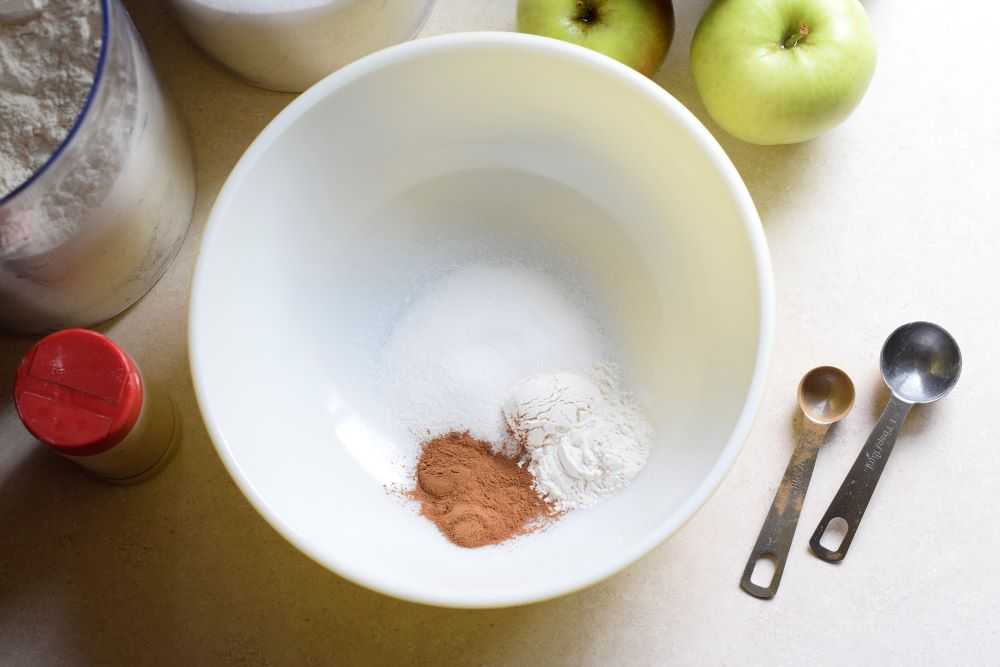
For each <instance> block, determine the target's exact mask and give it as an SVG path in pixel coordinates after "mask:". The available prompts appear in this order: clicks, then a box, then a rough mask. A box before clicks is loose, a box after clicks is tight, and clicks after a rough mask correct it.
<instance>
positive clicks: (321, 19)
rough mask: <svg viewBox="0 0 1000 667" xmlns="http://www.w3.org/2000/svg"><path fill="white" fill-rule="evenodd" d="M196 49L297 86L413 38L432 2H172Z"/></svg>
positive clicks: (242, 70)
mask: <svg viewBox="0 0 1000 667" xmlns="http://www.w3.org/2000/svg"><path fill="white" fill-rule="evenodd" d="M170 1H171V4H172V5H173V7H174V10H175V12H176V14H177V16H178V17H179V18H180V21H181V23H182V24H183V25H184V27H185V29H186V30H187V32H188V34H189V35H190V36H191V39H193V40H194V41H195V42H196V43H197V44H198V45H199V46H200V47H201V48H202V49H204V50H205V51H206V52H207V53H208V54H210V55H211V56H212V57H214V58H215V59H216V60H218V61H219V62H221V63H222V64H224V65H226V66H227V67H228V68H229V69H231V70H233V71H234V72H236V73H237V74H239V75H240V76H242V77H243V78H245V79H246V80H247V81H249V82H250V83H253V84H255V85H257V86H261V87H263V88H270V89H271V90H279V91H285V92H301V91H303V90H305V89H306V88H308V87H309V86H311V85H312V84H314V83H316V82H317V81H319V80H320V79H322V78H323V77H324V76H326V75H327V74H329V73H330V72H332V71H334V70H336V69H338V68H340V67H342V66H344V65H346V64H348V63H350V62H352V61H353V60H356V59H358V58H360V57H361V56H364V55H367V54H369V53H371V52H373V51H377V50H378V49H381V48H383V47H386V46H389V45H391V44H396V43H398V42H402V41H405V40H407V39H410V38H411V37H413V36H414V35H415V34H416V33H417V31H418V30H419V29H420V27H421V26H422V25H423V22H424V20H425V19H426V18H427V15H428V13H429V12H430V8H431V5H432V4H433V0H170Z"/></svg>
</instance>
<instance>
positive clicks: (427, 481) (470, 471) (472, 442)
mask: <svg viewBox="0 0 1000 667" xmlns="http://www.w3.org/2000/svg"><path fill="white" fill-rule="evenodd" d="M533 482H534V478H533V477H532V476H531V473H529V472H528V471H527V470H526V469H524V468H520V467H518V465H517V463H516V462H515V461H514V460H513V459H509V458H507V457H505V456H502V455H499V454H495V453H493V451H492V450H491V449H490V446H489V444H488V443H486V442H483V441H482V440H477V439H475V438H473V437H472V436H471V435H469V434H468V433H458V432H452V433H446V434H445V435H441V436H438V437H436V438H434V439H433V440H428V441H427V442H425V443H424V445H423V451H422V452H421V454H420V460H419V461H418V463H417V486H416V488H415V489H413V491H411V492H410V496H411V497H412V498H414V499H416V500H418V501H420V513H421V514H422V515H424V516H425V517H427V518H428V519H430V520H431V521H433V522H434V523H435V524H437V527H438V528H439V529H440V530H441V532H442V533H444V535H445V537H447V538H448V539H449V540H451V541H452V542H454V543H455V544H457V545H458V546H460V547H468V548H473V547H482V546H486V545H487V544H498V543H500V542H503V541H505V540H508V539H510V538H512V537H515V536H517V535H522V534H524V533H528V532H531V531H532V530H533V529H534V528H537V527H538V525H539V523H540V522H539V521H538V519H541V518H544V517H547V516H551V515H552V511H551V509H550V508H549V506H548V505H547V504H546V503H545V501H544V500H542V499H541V498H540V497H539V496H538V494H537V493H536V492H535V490H534V489H533V488H532V483H533Z"/></svg>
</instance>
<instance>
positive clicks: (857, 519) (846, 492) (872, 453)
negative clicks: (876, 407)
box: [809, 322, 962, 563]
mask: <svg viewBox="0 0 1000 667" xmlns="http://www.w3.org/2000/svg"><path fill="white" fill-rule="evenodd" d="M880 364H881V367H882V379H883V380H884V381H885V384H886V386H888V387H889V391H890V392H892V396H891V397H890V398H889V403H888V404H887V405H886V406H885V410H883V411H882V416H881V417H880V418H879V420H878V424H877V425H876V426H875V430H873V431H872V434H871V435H870V436H868V441H867V442H865V446H864V447H863V448H862V449H861V453H860V454H858V458H857V460H855V461H854V465H853V466H852V467H851V470H850V472H848V473H847V477H846V478H845V479H844V483H843V484H841V486H840V490H839V491H837V495H836V496H834V498H833V502H831V503H830V507H829V509H827V510H826V514H825V515H823V519H822V520H821V521H820V522H819V526H817V527H816V532H814V533H813V536H812V539H810V540H809V547H810V548H811V549H812V552H813V553H814V554H816V556H817V557H818V558H820V559H822V560H825V561H827V562H828V563H836V562H838V561H841V560H843V559H844V556H846V555H847V549H848V548H849V547H850V546H851V540H853V539H854V534H855V533H856V532H857V530H858V525H859V524H860V523H861V517H862V516H864V514H865V509H866V508H867V507H868V501H869V500H871V497H872V493H873V492H874V491H875V485H876V484H878V478H879V477H880V476H881V475H882V469H883V468H885V463H886V461H888V460H889V454H891V453H892V446H893V445H894V444H896V436H898V435H899V430H900V429H901V428H902V426H903V422H904V421H905V420H906V416H907V415H908V414H910V410H911V409H912V408H913V406H914V405H919V404H924V403H933V402H934V401H936V400H938V399H939V398H943V397H944V395H945V394H947V393H948V392H949V391H951V388H952V387H954V386H955V383H956V382H957V381H958V376H959V374H960V373H961V372H962V353H961V351H960V350H959V349H958V343H956V342H955V339H954V338H952V337H951V334H949V333H948V332H947V331H945V330H944V329H942V328H941V327H939V326H938V325H936V324H931V323H930V322H911V323H910V324H904V325H903V326H901V327H899V328H898V329H896V330H895V331H893V332H892V334H891V335H890V336H889V338H888V339H886V341H885V344H884V345H883V346H882V357H881V362H880ZM837 518H840V519H843V520H844V521H846V522H847V532H846V533H845V535H844V538H843V540H842V541H841V543H840V546H839V547H837V549H836V551H831V550H830V549H827V548H826V547H824V546H823V545H822V544H820V539H821V538H822V537H823V533H825V532H826V529H827V527H828V526H829V524H830V522H831V521H832V520H834V519H837Z"/></svg>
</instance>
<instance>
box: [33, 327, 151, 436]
mask: <svg viewBox="0 0 1000 667" xmlns="http://www.w3.org/2000/svg"><path fill="white" fill-rule="evenodd" d="M142 400H143V387H142V377H141V376H140V375H139V369H138V367H136V365H135V362H134V361H132V359H131V358H130V357H129V356H128V355H127V354H125V352H123V351H122V350H121V348H119V347H118V346H117V345H115V344H114V343H113V342H112V341H111V340H110V339H109V338H107V337H105V336H102V335H101V334H99V333H97V332H95V331H88V330H86V329H66V330H65V331H59V332H57V333H54V334H51V335H49V336H46V337H45V338H43V339H42V340H40V341H39V342H38V343H36V344H35V346H34V347H32V348H31V349H30V350H28V353H27V354H26V355H25V356H24V359H22V360H21V365H20V367H19V368H18V369H17V378H16V379H15V381H14V405H15V406H16V407H17V414H18V415H19V416H20V417H21V421H22V422H24V425H25V426H26V427H27V428H28V430H29V431H31V434H32V435H34V436H35V437H36V438H38V439H39V440H41V441H42V442H44V443H45V444H47V445H49V446H50V447H53V448H55V449H57V450H59V451H60V452H62V453H64V454H71V455H73V456H87V455H91V454H100V453H101V452H104V451H107V450H109V449H111V448H112V447H114V446H115V445H117V444H118V443H119V442H121V441H122V439H124V438H125V436H126V435H128V433H129V431H131V430H132V427H133V426H135V423H136V421H138V419H139V414H140V412H141V411H142Z"/></svg>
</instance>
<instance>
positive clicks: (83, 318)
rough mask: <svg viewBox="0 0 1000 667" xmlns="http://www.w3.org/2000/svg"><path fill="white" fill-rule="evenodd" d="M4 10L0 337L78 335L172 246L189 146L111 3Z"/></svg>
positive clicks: (184, 202) (186, 192)
mask: <svg viewBox="0 0 1000 667" xmlns="http://www.w3.org/2000/svg"><path fill="white" fill-rule="evenodd" d="M14 4H15V5H16V7H15V8H14V9H13V10H10V11H9V12H8V13H7V14H6V15H5V14H4V7H7V8H8V9H10V7H11V6H10V4H8V5H5V6H0V37H2V41H3V42H4V49H3V50H2V52H0V84H2V85H0V116H2V118H0V329H2V330H6V331H13V332H20V333H40V332H44V331H51V330H55V329H61V328H66V327H73V326H89V325H92V324H96V323H97V322H101V321H103V320H106V319H109V318H111V317H113V316H115V315H117V314H118V313H120V312H122V311H123V310H125V309H126V308H128V307H129V306H130V305H132V304H133V303H135V302H136V301H137V300H139V299H140V298H141V297H142V296H143V295H144V294H145V293H146V292H147V291H149V289H150V288H152V286H153V285H154V284H155V283H156V281H157V280H159V278H160V277H161V276H162V275H163V274H164V272H165V271H166V270H167V267H168V266H169V265H170V262H171V261H172V260H173V258H174V257H175V256H176V254H177V252H178V250H179V249H180V247H181V243H182V242H183V240H184V236H185V234H186V233H187V229H188V227H189V226H190V223H191V213H192V208H193V205H194V197H195V184H194V167H193V162H192V157H191V151H190V146H189V144H188V140H187V136H186V133H185V131H184V129H183V127H182V126H181V124H180V122H179V120H178V118H177V115H176V113H175V111H174V109H173V107H172V106H171V105H170V103H169V101H168V100H167V99H166V97H165V96H164V93H163V91H162V90H161V88H160V85H159V83H158V82H157V80H156V75H155V73H154V71H153V68H152V65H151V63H150V61H149V57H148V55H147V53H146V50H145V47H144V46H143V43H142V41H141V39H140V37H139V36H138V34H137V33H136V30H135V27H134V26H133V25H132V22H131V19H130V18H129V16H128V14H127V12H126V10H125V8H124V7H123V6H122V5H121V3H120V0H84V1H83V2H81V0H17V1H16V2H15V3H14ZM0 5H3V3H0ZM5 186H6V187H5Z"/></svg>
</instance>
